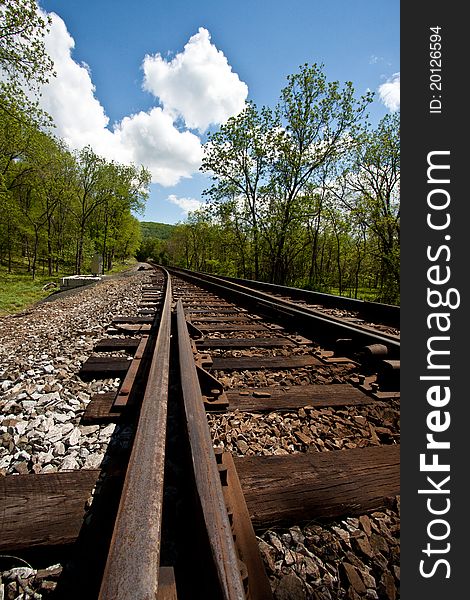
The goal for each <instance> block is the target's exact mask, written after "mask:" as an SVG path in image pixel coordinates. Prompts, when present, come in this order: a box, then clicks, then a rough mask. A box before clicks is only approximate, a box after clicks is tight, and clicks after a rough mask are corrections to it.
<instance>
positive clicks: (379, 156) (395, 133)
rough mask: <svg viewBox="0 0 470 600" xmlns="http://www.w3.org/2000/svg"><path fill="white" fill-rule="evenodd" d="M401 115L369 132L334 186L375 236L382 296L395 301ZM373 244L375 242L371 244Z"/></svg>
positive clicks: (389, 300)
mask: <svg viewBox="0 0 470 600" xmlns="http://www.w3.org/2000/svg"><path fill="white" fill-rule="evenodd" d="M399 127H400V116H399V114H398V113H395V114H389V115H386V116H385V117H384V118H383V119H382V120H381V121H380V123H379V125H378V127H377V128H376V129H375V130H371V131H369V130H368V131H366V132H365V134H364V137H363V141H362V144H361V145H360V146H358V147H356V148H355V151H354V153H353V154H352V156H351V162H350V164H349V165H347V167H346V168H345V170H344V172H343V175H342V179H341V182H340V185H337V186H335V187H333V188H332V189H333V190H334V191H335V193H336V195H337V197H338V198H339V199H340V200H341V202H342V203H343V205H344V206H346V207H347V209H348V210H349V211H350V215H351V218H353V219H355V220H356V221H357V222H358V223H360V224H361V225H362V226H364V227H366V228H367V230H368V232H369V235H370V236H373V238H374V243H373V245H374V246H375V248H376V251H375V258H376V261H377V263H378V264H379V269H378V272H379V273H380V287H381V296H380V298H379V299H381V300H382V301H384V302H396V301H397V300H398V298H399V287H400V253H399V247H400V133H399ZM371 245H372V244H371Z"/></svg>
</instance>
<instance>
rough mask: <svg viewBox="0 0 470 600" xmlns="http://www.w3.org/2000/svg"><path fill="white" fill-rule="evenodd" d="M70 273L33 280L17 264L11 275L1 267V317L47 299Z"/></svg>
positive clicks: (127, 264)
mask: <svg viewBox="0 0 470 600" xmlns="http://www.w3.org/2000/svg"><path fill="white" fill-rule="evenodd" d="M135 262H136V261H135V259H132V260H129V261H127V262H125V263H123V264H119V265H116V266H115V267H113V269H111V271H108V272H107V273H106V275H113V274H115V273H120V272H121V271H125V270H126V269H129V268H130V267H131V266H132V265H134V264H135ZM67 275H70V272H68V273H56V274H55V275H54V276H53V277H50V276H49V275H43V274H42V273H39V274H37V275H36V278H35V279H34V280H33V279H32V278H31V274H30V273H28V272H27V270H26V268H25V267H23V266H22V265H19V264H16V265H15V266H14V268H13V269H12V272H11V273H8V271H7V269H6V267H4V266H3V265H0V316H5V315H9V314H14V313H17V312H20V311H22V310H25V309H26V308H29V307H30V306H32V305H33V304H34V303H35V302H38V301H39V300H42V299H43V298H46V297H47V296H49V295H50V294H52V293H54V292H55V291H57V290H58V289H59V288H60V280H61V278H62V277H66V276H67ZM48 283H55V284H56V287H54V288H52V289H47V290H44V289H43V287H44V286H45V285H46V284H48Z"/></svg>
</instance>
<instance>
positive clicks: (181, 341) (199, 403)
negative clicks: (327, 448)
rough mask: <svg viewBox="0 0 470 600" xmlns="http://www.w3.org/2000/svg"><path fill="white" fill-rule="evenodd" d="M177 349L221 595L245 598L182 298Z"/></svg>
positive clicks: (197, 484) (189, 432) (179, 307)
mask: <svg viewBox="0 0 470 600" xmlns="http://www.w3.org/2000/svg"><path fill="white" fill-rule="evenodd" d="M177 324H178V351H179V364H180V372H181V386H182V390H183V398H184V408H185V414H186V421H187V427H188V435H189V440H190V444H191V455H192V461H193V468H194V475H195V480H196V486H197V491H198V494H199V497H200V501H201V506H202V510H203V513H204V520H205V526H206V530H207V533H208V537H209V543H210V545H211V551H212V555H213V558H214V564H215V568H216V570H217V576H218V579H219V583H220V587H221V592H222V597H223V598H224V599H227V600H235V599H237V600H242V599H243V600H244V599H245V592H244V586H243V581H242V577H241V573H240V566H239V559H238V555H237V550H236V548H235V543H234V540H233V534H232V531H231V525H230V521H229V517H228V513H227V508H226V505H225V498H224V494H223V490H222V485H221V483H220V476H219V471H218V467H217V462H216V458H215V454H214V449H213V445H212V440H211V436H210V431H209V427H208V425H207V418H206V414H205V410H204V405H203V399H202V394H201V388H200V385H199V378H198V375H197V370H196V365H195V362H194V356H193V351H192V348H191V342H190V338H189V334H188V327H187V325H186V319H185V315H184V309H183V304H182V302H181V300H178V303H177Z"/></svg>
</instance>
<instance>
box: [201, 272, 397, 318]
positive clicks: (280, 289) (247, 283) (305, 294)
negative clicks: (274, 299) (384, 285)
mask: <svg viewBox="0 0 470 600" xmlns="http://www.w3.org/2000/svg"><path fill="white" fill-rule="evenodd" d="M201 274H202V275H210V273H205V272H201ZM217 277H218V278H219V279H223V280H224V281H230V282H232V283H238V284H239V285H243V286H244V287H248V288H251V289H257V290H260V291H265V292H266V293H268V294H276V293H277V294H284V295H286V296H291V297H292V299H293V300H302V301H304V302H311V303H312V304H321V305H323V306H325V307H328V308H338V309H342V310H350V311H355V312H358V313H359V314H360V315H362V316H363V317H365V318H368V319H378V320H379V321H380V322H381V323H382V324H384V325H388V326H389V327H395V328H396V329H400V307H399V306H396V305H394V304H383V303H381V302H372V301H370V300H360V299H358V298H349V297H347V296H335V295H334V294H327V293H325V292H316V291H314V290H304V289H302V288H295V287H288V286H286V285H279V284H275V283H267V282H265V281H255V280H253V279H242V278H240V277H225V276H221V275H217Z"/></svg>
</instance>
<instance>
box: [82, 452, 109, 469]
mask: <svg viewBox="0 0 470 600" xmlns="http://www.w3.org/2000/svg"><path fill="white" fill-rule="evenodd" d="M103 458H104V454H101V453H98V454H90V456H87V457H86V460H85V464H84V465H83V468H84V469H97V468H98V467H99V466H100V464H101V462H102V460H103Z"/></svg>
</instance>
